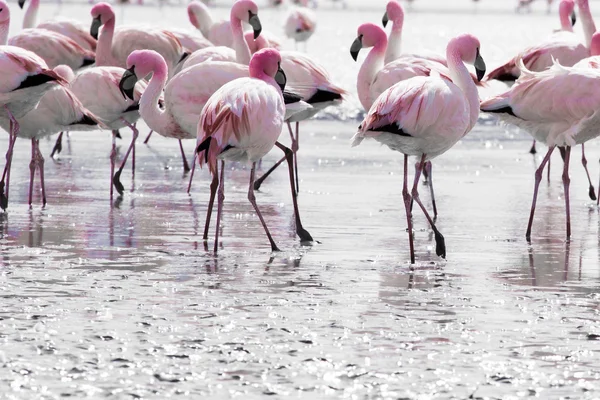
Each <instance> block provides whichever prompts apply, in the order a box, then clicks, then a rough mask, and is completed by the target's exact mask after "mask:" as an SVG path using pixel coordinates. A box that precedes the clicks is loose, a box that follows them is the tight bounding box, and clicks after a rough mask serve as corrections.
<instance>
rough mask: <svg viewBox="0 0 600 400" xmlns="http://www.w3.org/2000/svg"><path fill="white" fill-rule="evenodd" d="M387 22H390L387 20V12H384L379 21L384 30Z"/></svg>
mask: <svg viewBox="0 0 600 400" xmlns="http://www.w3.org/2000/svg"><path fill="white" fill-rule="evenodd" d="M389 21H390V19H389V18H388V15H387V11H386V12H385V14H383V19H382V20H381V23H382V24H383V27H384V28H385V27H386V26H387V24H388V22H389Z"/></svg>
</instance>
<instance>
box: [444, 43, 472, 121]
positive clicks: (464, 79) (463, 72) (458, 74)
mask: <svg viewBox="0 0 600 400" xmlns="http://www.w3.org/2000/svg"><path fill="white" fill-rule="evenodd" d="M446 58H447V59H448V69H449V70H450V77H451V78H452V82H454V84H455V85H456V86H458V87H459V88H460V90H462V91H463V93H464V94H465V96H466V97H467V100H468V101H469V108H470V112H469V115H470V123H469V129H468V130H467V132H468V131H470V130H471V129H472V128H473V127H474V126H475V124H476V123H477V118H478V117H479V93H477V86H475V83H474V82H473V77H472V76H471V74H470V73H469V70H468V69H467V67H466V66H465V64H464V63H463V61H462V58H461V57H460V55H459V54H458V52H456V51H453V50H451V49H448V51H447V52H446Z"/></svg>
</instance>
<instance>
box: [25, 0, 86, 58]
mask: <svg viewBox="0 0 600 400" xmlns="http://www.w3.org/2000/svg"><path fill="white" fill-rule="evenodd" d="M25 1H26V0H19V7H21V8H23V6H24V5H25ZM39 7H40V0H30V2H29V6H28V7H27V11H25V17H23V29H28V28H42V29H48V30H50V31H54V32H57V33H61V34H63V35H65V36H67V37H68V38H69V39H71V40H74V41H75V42H76V43H77V44H78V45H80V46H81V47H82V48H84V49H86V50H91V51H96V39H94V38H93V37H92V35H90V33H89V31H88V30H87V29H86V28H85V26H84V25H83V24H82V23H80V22H79V21H77V20H72V19H65V18H61V19H55V20H50V21H45V22H42V23H41V24H37V14H38V10H39Z"/></svg>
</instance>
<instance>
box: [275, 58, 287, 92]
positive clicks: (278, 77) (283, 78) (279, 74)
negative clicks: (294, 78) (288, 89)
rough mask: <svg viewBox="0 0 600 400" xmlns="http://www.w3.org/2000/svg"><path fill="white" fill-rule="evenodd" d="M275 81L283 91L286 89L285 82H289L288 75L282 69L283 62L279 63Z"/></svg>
mask: <svg viewBox="0 0 600 400" xmlns="http://www.w3.org/2000/svg"><path fill="white" fill-rule="evenodd" d="M275 82H277V84H278V85H279V87H280V88H281V91H282V92H283V91H284V90H285V84H286V83H287V76H285V72H283V70H282V69H281V64H278V65H277V73H276V74H275Z"/></svg>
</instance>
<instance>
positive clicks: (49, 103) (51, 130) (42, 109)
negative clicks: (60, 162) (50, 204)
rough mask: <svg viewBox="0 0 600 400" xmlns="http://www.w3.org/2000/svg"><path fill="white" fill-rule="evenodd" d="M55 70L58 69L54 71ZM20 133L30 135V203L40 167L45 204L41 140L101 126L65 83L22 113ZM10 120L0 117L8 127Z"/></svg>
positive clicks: (21, 135)
mask: <svg viewBox="0 0 600 400" xmlns="http://www.w3.org/2000/svg"><path fill="white" fill-rule="evenodd" d="M55 72H56V71H55ZM17 122H18V123H19V127H20V129H19V133H18V134H17V136H18V137H20V138H24V139H31V162H30V164H29V170H30V178H29V206H31V204H32V198H33V180H34V177H35V171H36V170H39V173H40V183H41V187H42V204H43V205H44V206H45V205H46V190H45V185H44V157H43V156H42V153H41V152H40V149H39V140H40V139H41V138H43V137H46V136H49V135H53V134H55V133H58V132H60V131H62V130H70V131H87V130H92V129H97V128H98V120H97V119H96V117H95V116H94V115H93V114H92V113H90V112H89V111H88V110H86V109H85V107H83V105H82V104H81V102H80V101H79V100H77V98H76V97H75V95H74V94H73V93H72V92H71V91H70V90H69V89H67V88H66V87H64V86H60V85H57V86H55V87H53V88H52V89H50V90H48V91H47V92H46V93H44V95H43V97H42V98H41V99H40V102H39V104H38V105H37V107H36V108H34V109H33V110H31V111H29V112H28V113H27V114H25V115H23V116H22V117H19V118H17ZM10 124H11V122H10V121H9V120H7V119H4V118H0V126H2V128H3V129H5V130H8V127H9V125H10Z"/></svg>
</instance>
